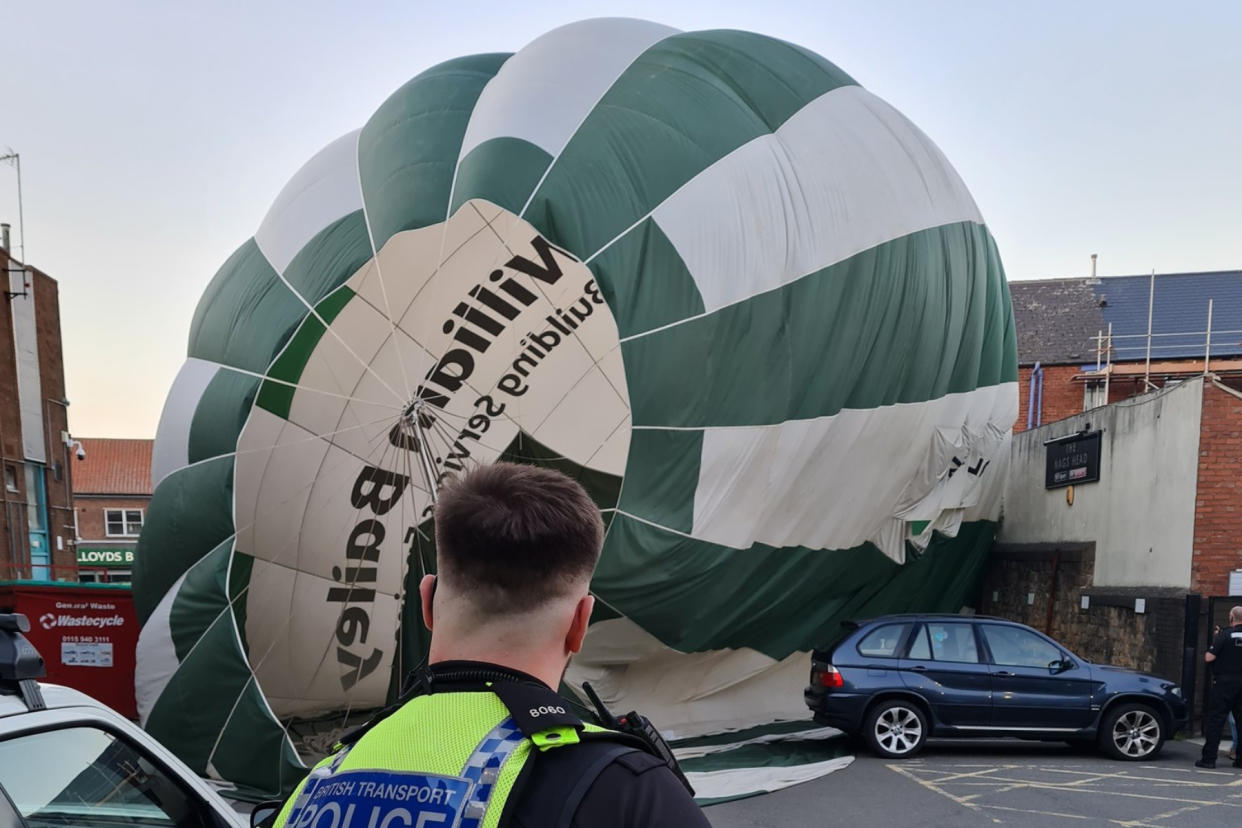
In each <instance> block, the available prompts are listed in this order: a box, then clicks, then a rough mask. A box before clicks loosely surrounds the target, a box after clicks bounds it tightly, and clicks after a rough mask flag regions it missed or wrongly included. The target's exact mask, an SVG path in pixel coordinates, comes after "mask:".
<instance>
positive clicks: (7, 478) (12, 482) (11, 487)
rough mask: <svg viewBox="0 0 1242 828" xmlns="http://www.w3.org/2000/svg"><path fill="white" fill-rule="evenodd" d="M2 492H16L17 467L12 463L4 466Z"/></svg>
mask: <svg viewBox="0 0 1242 828" xmlns="http://www.w3.org/2000/svg"><path fill="white" fill-rule="evenodd" d="M4 490H5V491H6V492H14V493H16V492H17V490H18V489H17V466H14V465H13V464H12V463H5V464H4Z"/></svg>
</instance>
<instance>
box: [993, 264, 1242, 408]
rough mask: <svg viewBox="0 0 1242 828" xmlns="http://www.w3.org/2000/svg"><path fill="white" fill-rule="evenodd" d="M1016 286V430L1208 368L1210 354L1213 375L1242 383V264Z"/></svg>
mask: <svg viewBox="0 0 1242 828" xmlns="http://www.w3.org/2000/svg"><path fill="white" fill-rule="evenodd" d="M1009 290H1010V294H1011V296H1012V298H1013V311H1014V321H1015V324H1016V327H1017V332H1018V366H1019V367H1018V384H1019V402H1018V405H1019V413H1018V422H1017V423H1016V424H1015V426H1014V430H1015V431H1025V430H1026V429H1028V428H1033V427H1035V426H1038V425H1041V424H1043V423H1051V422H1055V421H1057V420H1062V419H1064V418H1066V417H1069V416H1072V415H1074V414H1078V413H1080V412H1082V411H1087V410H1090V409H1092V408H1095V407H1096V406H1099V405H1104V404H1105V403H1111V402H1117V401H1118V400H1123V399H1127V398H1129V397H1133V396H1135V395H1137V394H1142V393H1144V392H1146V391H1150V390H1153V389H1155V388H1162V387H1164V386H1165V385H1166V384H1168V383H1172V382H1178V381H1181V380H1183V379H1185V378H1187V377H1192V376H1201V375H1203V374H1204V373H1205V372H1204V359H1205V357H1207V363H1208V364H1207V367H1208V369H1209V372H1210V373H1211V374H1214V375H1216V376H1217V377H1218V378H1219V379H1220V381H1221V382H1222V383H1223V384H1225V385H1228V386H1231V387H1234V388H1242V270H1227V271H1216V272H1212V273H1167V274H1159V275H1156V276H1155V277H1154V278H1153V277H1151V276H1107V277H1102V278H1091V279H1039V280H1033V281H1024V282H1011V283H1010V285H1009ZM1209 304H1210V305H1211V326H1210V327H1211V341H1210V342H1209V338H1208V328H1209V325H1208V313H1209ZM1149 310H1150V318H1151V347H1150V360H1149V359H1148V316H1149ZM1110 332H1111V338H1110ZM1032 380H1034V388H1032Z"/></svg>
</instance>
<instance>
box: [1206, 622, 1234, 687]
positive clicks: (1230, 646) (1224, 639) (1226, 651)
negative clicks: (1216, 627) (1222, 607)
mask: <svg viewBox="0 0 1242 828" xmlns="http://www.w3.org/2000/svg"><path fill="white" fill-rule="evenodd" d="M1208 652H1210V653H1211V654H1212V655H1214V656H1216V660H1215V661H1213V662H1212V669H1213V670H1215V672H1216V676H1217V678H1224V677H1226V676H1228V677H1229V678H1242V624H1238V625H1237V626H1234V627H1225V628H1224V629H1223V630H1221V631H1220V634H1219V635H1217V636H1216V640H1215V641H1213V642H1212V646H1211V647H1209V648H1208Z"/></svg>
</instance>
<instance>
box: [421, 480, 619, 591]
mask: <svg viewBox="0 0 1242 828" xmlns="http://www.w3.org/2000/svg"><path fill="white" fill-rule="evenodd" d="M435 517H436V560H437V565H438V568H439V570H440V571H441V572H442V573H445V574H446V575H447V576H448V578H449V580H450V581H451V582H452V583H453V584H454V585H455V586H457V587H458V588H460V589H463V590H465V591H466V592H467V593H471V592H473V593H475V594H478V595H479V597H480V598H484V599H485V600H488V601H489V602H491V603H490V605H489V609H491V610H494V611H495V612H497V613H498V614H505V613H506V612H509V613H516V612H525V611H528V610H531V609H535V608H536V607H538V606H539V605H541V604H543V603H546V602H547V601H549V600H552V599H554V598H558V597H563V596H566V595H569V594H570V593H571V592H573V591H574V590H575V589H577V588H580V586H581V583H582V582H583V581H584V580H588V579H589V578H590V577H591V573H592V572H593V571H594V570H595V564H596V563H597V562H598V561H599V554H600V549H601V547H602V545H603V538H604V525H603V521H602V519H601V518H600V513H599V508H598V507H596V505H595V503H594V502H593V501H592V500H591V498H590V497H589V496H588V495H587V493H586V491H585V490H584V489H583V488H582V486H580V485H578V483H577V482H575V481H574V480H572V479H571V478H569V477H567V476H566V475H564V474H561V473H560V472H558V471H554V470H552V469H545V468H540V467H538V466H526V465H517V464H514V463H493V464H491V465H485V466H479V467H478V468H475V469H472V470H471V471H469V472H467V473H466V474H465V475H463V476H461V477H459V478H456V479H452V480H449V481H447V482H446V483H445V485H444V486H443V487H442V488H441V490H440V492H439V497H438V499H437V502H436V509H435Z"/></svg>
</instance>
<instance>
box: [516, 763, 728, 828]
mask: <svg viewBox="0 0 1242 828" xmlns="http://www.w3.org/2000/svg"><path fill="white" fill-rule="evenodd" d="M598 747H599V743H596V744H594V745H587V744H582V745H574V746H567V747H564V748H558V749H555V750H550V751H548V752H547V753H542V754H538V755H535V756H532V757H531V760H532V761H533V762H534V763H535V766H534V768H532V771H533V772H532V774H531V779H530V780H529V782H528V783H527V784H526V786H525V789H524V790H522V791H520V792H515V793H514V796H515V797H516V801H515V802H514V803H513V806H514V807H513V814H512V819H511V821H510V823H509V824H510V825H511V826H512V828H553V826H554V823H555V820H556V816H552V817H551V818H549V816H550V815H549V814H546V813H538V812H537V811H536V809H534V808H532V807H530V806H529V805H528V804H527V803H530V802H534V801H539V800H542V801H548V799H549V798H548V797H546V796H541V795H539V791H538V790H537V789H538V788H540V787H541V786H545V785H552V786H556V787H557V788H558V789H560V790H563V785H560V784H558V781H557V780H558V777H561V775H562V774H570V773H572V772H573V769H572V768H571V767H570V766H571V765H577V764H579V763H581V762H583V761H589V760H588V759H587V754H588V752H594V751H595V750H597V749H598ZM570 825H571V826H572V828H711V823H709V822H708V821H707V817H705V816H703V812H702V811H700V810H699V806H698V805H695V804H694V800H693V799H691V798H690V794H689V793H687V792H686V789H685V788H683V787H682V785H681V782H679V781H678V780H677V777H676V776H674V775H673V772H672V771H670V770H669V769H668V767H667V766H666V765H665V764H664V763H663V762H661V761H660V760H659V759H657V758H656V757H654V756H652V755H651V754H648V753H642V752H637V751H636V752H633V753H627V754H625V755H623V756H620V757H618V758H617V759H615V760H614V761H613V762H612V764H610V765H608V766H607V767H605V768H604V770H603V771H601V772H600V774H599V776H597V777H596V778H595V782H594V784H592V785H591V787H590V788H589V789H587V792H586V795H585V796H584V797H583V798H582V802H581V804H579V805H578V810H577V811H576V812H575V813H574V818H573V821H572V822H571V823H570Z"/></svg>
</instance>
